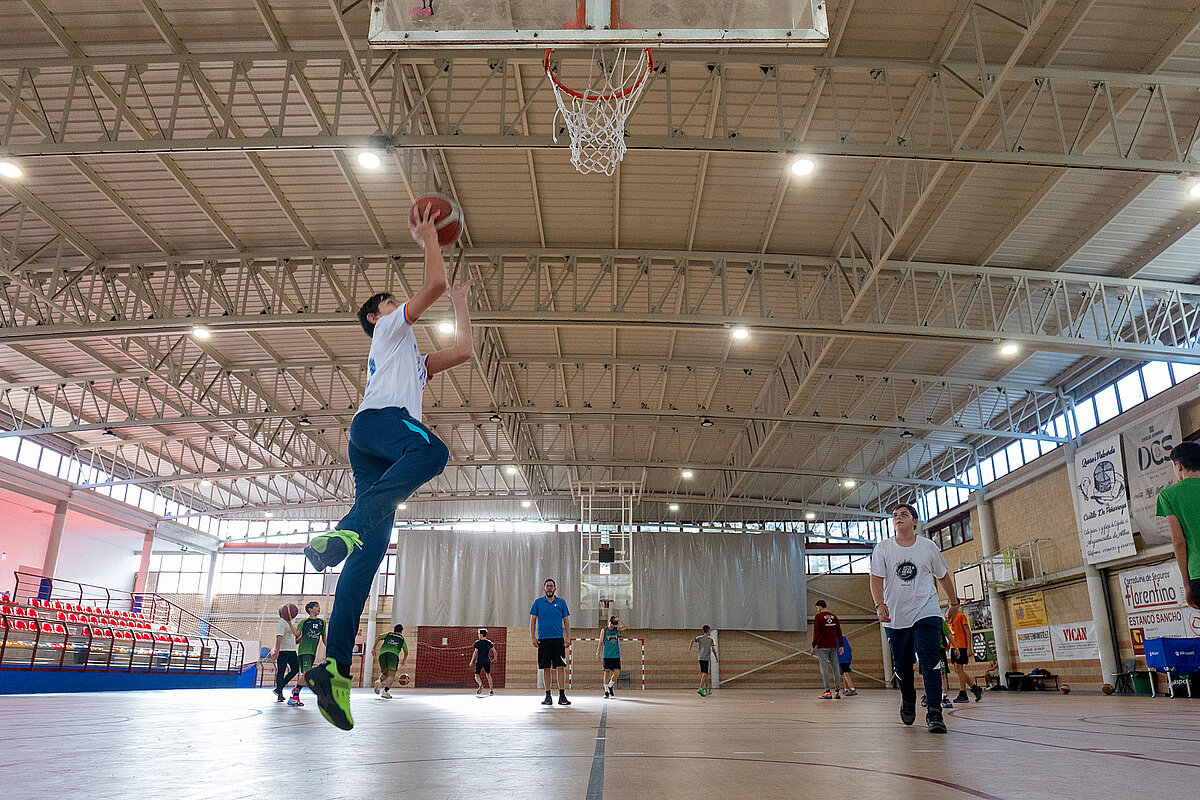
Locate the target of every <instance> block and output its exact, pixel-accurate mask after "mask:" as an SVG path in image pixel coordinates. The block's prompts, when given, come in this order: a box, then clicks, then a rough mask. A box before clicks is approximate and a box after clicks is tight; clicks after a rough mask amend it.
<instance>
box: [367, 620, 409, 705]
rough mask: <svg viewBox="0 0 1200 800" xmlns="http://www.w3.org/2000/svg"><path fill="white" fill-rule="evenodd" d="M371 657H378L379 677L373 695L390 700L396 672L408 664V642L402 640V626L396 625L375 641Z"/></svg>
mask: <svg viewBox="0 0 1200 800" xmlns="http://www.w3.org/2000/svg"><path fill="white" fill-rule="evenodd" d="M402 654H403V655H402ZM372 655H378V657H379V677H378V678H376V679H375V694H377V695H379V696H380V697H382V698H383V699H384V700H391V699H392V691H391V690H392V683H393V682H394V681H395V680H396V672H397V671H399V669H400V667H402V666H404V665H405V664H406V663H407V662H408V642H406V641H405V640H404V626H403V625H397V626H396V627H394V628H393V629H392V630H391V631H389V632H388V633H385V634H382V635H381V636H380V637H379V638H378V639H376V640H375V647H374V648H373V650H372Z"/></svg>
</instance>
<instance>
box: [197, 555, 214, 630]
mask: <svg viewBox="0 0 1200 800" xmlns="http://www.w3.org/2000/svg"><path fill="white" fill-rule="evenodd" d="M217 556H218V551H216V550H214V551H212V554H211V555H209V557H208V584H207V585H206V586H205V587H204V605H203V606H201V607H200V616H202V617H208V616H209V615H210V614H212V605H213V594H214V593H215V590H216V587H217Z"/></svg>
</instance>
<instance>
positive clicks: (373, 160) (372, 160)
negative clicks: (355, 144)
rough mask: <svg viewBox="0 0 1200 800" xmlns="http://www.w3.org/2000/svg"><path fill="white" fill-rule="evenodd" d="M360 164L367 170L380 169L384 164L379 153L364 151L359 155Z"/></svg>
mask: <svg viewBox="0 0 1200 800" xmlns="http://www.w3.org/2000/svg"><path fill="white" fill-rule="evenodd" d="M358 164H359V166H362V167H366V168H367V169H379V166H380V165H381V164H383V159H382V158H380V157H379V154H378V153H375V152H372V151H370V150H363V151H362V152H361V153H359V154H358Z"/></svg>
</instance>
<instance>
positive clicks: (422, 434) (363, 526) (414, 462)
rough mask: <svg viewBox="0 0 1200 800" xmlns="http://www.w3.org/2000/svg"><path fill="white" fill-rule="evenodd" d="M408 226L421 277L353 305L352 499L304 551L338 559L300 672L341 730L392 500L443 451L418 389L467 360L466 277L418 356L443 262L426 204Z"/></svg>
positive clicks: (429, 472) (349, 723)
mask: <svg viewBox="0 0 1200 800" xmlns="http://www.w3.org/2000/svg"><path fill="white" fill-rule="evenodd" d="M418 213H419V214H420V221H419V222H418V223H417V225H416V226H415V227H414V228H413V235H414V237H416V238H417V239H418V240H419V241H420V242H421V243H422V244H423V245H424V248H425V281H424V283H422V284H421V288H420V289H418V290H417V291H416V292H415V293H414V294H413V296H412V297H410V298H409V299H408V301H407V302H405V303H403V304H400V303H398V302H397V300H396V298H395V297H394V296H393V295H391V294H389V293H387V292H383V293H380V294H376V295H374V296H372V297H371V298H370V299H369V300H367V302H365V303H363V306H362V308H360V309H359V311H358V320H359V322H360V323H361V324H362V328H363V330H364V331H365V332H366V334H367V335H368V336H370V337H371V350H370V355H369V358H368V361H367V386H366V391H365V392H364V393H363V400H362V403H361V404H360V405H359V407H358V413H356V414H355V415H354V420H353V422H351V423H350V444H349V448H348V449H349V456H350V468H351V470H352V471H353V473H354V506H353V507H351V509H350V513H348V514H347V515H346V516H344V517H342V520H341V521H340V522H339V523H338V525H337V529H336V530H332V531H330V532H328V533H326V534H323V535H321V536H318V537H316V538H315V539H313V540H312V541H311V542H309V544H308V547H306V548H304V555H305V556H307V557H308V560H309V561H310V562H311V563H312V565H313V567H314V568H315V569H317V570H318V571H322V570H325V569H328V568H330V567H333V566H335V565H337V564H339V563H341V562H342V561H343V560H344V561H345V565H344V566H343V567H342V574H341V576H340V577H339V578H338V584H337V591H336V593H335V594H334V602H333V614H332V616H331V617H330V619H329V635H328V644H327V648H326V659H325V661H324V662H322V663H321V664H318V665H317V666H315V667H313V668H312V669H310V670H309V671H308V672H306V673H305V675H304V682H305V684H306V685H307V686H308V688H309V689H312V691H313V693H314V694H316V696H317V707H318V708H320V709H321V715H322V716H324V717H325V719H327V720H329V722H331V723H333V724H334V725H336V726H337V727H339V728H341V729H342V730H346V731H348V730H350V729H351V728H353V727H354V718H353V717H352V716H351V715H350V664H351V661H352V658H353V650H354V636H355V633H356V632H357V631H358V625H359V621H360V620H361V619H362V611H363V605H364V604H365V603H366V600H367V595H368V594H369V593H370V589H371V582H372V581H373V580H374V578H375V573H376V572H377V571H378V570H379V565H380V563H381V562H382V561H383V557H384V555H385V554H386V552H387V546H388V542H389V541H390V540H391V534H392V525H393V523H394V522H395V517H396V507H397V506H398V505H400V503H402V502H404V501H405V500H407V499H408V497H409V496H410V495H411V494H412V493H413V492H415V491H416V490H417V488H418V487H420V486H421V485H422V484H424V483H425V482H426V481H429V480H431V479H432V478H434V477H436V476H437V475H440V474H441V472H442V470H443V469H445V467H446V462H447V461H448V460H449V458H450V451H449V450H448V449H447V448H446V445H445V444H444V443H443V442H442V440H441V439H439V438H438V437H437V436H436V435H435V434H434V433H433V431H431V430H430V429H429V428H428V427H427V426H426V425H424V424H423V423H422V422H421V393H422V392H423V391H424V389H425V384H426V382H427V381H428V380H429V378H431V377H432V376H434V375H436V374H437V373H439V372H443V371H444V370H448V369H450V368H451V367H456V366H458V365H459V364H465V363H466V362H467V361H470V360H471V354H472V350H471V315H470V312H469V311H468V309H467V293H468V292H469V291H470V288H471V281H467V282H466V283H463V284H461V285H459V286H455V287H453V288H451V289H449V291H448V294H449V295H450V301H451V303H452V304H453V305H454V316H455V342H454V346H453V347H451V348H449V349H446V350H439V351H437V352H436V353H431V354H429V355H427V356H422V355H421V352H420V350H418V348H417V338H416V333H415V331H414V330H413V326H414V325H415V324H416V323H417V320H418V319H420V317H421V315H422V314H424V313H425V312H426V311H427V310H428V309H429V307H430V306H431V305H433V303H434V301H436V300H437V299H438V298H439V297H441V296H442V294H443V293H447V285H446V264H445V262H444V261H443V260H442V251H441V250H440V249H439V248H438V233H437V229H436V228H435V226H434V221H433V210H432V204H429V205H427V206H426V207H425V208H423V209H418Z"/></svg>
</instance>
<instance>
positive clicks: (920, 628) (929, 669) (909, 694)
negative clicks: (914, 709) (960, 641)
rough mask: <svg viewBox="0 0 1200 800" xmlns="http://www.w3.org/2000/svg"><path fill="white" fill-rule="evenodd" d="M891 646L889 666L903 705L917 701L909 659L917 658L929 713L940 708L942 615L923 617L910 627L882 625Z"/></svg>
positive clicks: (913, 660)
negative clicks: (898, 687) (893, 673)
mask: <svg viewBox="0 0 1200 800" xmlns="http://www.w3.org/2000/svg"><path fill="white" fill-rule="evenodd" d="M884 630H886V631H887V637H888V644H890V645H891V647H892V667H893V668H894V669H895V671H896V681H897V682H898V683H899V684H900V699H901V700H902V701H903V702H904V704H905V705H912V704H914V703H916V702H917V688H916V686H915V685H914V682H913V663H914V662H915V661H917V660H918V659H919V660H920V663H921V678H922V680H923V681H924V682H925V697H927V698H928V699H929V711H930V713H932V712H934V711H935V710H936V712H937V713H936V714H934V716H940V715H941V711H942V657H943V656H942V618H941V617H925V619H919V620H917V621H916V622H915V623H913V626H912V627H911V628H884Z"/></svg>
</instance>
